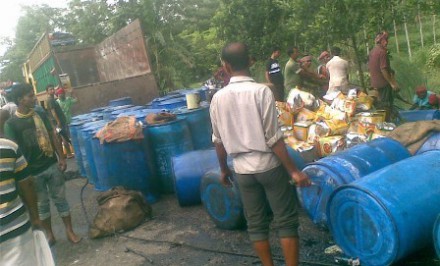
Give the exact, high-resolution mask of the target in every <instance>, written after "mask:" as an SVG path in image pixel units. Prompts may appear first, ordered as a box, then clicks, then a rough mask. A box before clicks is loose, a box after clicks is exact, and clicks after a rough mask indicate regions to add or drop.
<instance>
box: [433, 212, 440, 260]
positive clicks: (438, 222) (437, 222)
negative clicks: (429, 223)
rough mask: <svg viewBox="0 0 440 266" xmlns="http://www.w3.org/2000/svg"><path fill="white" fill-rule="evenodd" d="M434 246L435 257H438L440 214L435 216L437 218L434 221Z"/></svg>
mask: <svg viewBox="0 0 440 266" xmlns="http://www.w3.org/2000/svg"><path fill="white" fill-rule="evenodd" d="M433 235H434V248H435V253H437V257H438V258H439V259H440V214H439V215H438V216H437V219H436V220H435V223H434V230H433Z"/></svg>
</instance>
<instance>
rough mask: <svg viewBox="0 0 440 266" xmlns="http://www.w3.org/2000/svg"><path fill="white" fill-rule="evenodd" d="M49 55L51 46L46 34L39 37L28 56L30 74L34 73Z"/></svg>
mask: <svg viewBox="0 0 440 266" xmlns="http://www.w3.org/2000/svg"><path fill="white" fill-rule="evenodd" d="M50 53H51V46H50V41H49V36H48V34H47V32H46V33H44V34H43V35H42V36H41V37H40V39H39V40H38V42H37V43H36V44H35V46H34V48H33V49H32V51H31V52H30V54H29V57H28V58H29V64H28V66H29V70H30V71H31V72H33V71H35V70H36V69H37V68H38V67H39V66H40V65H41V64H42V63H44V61H45V60H46V59H47V57H49V56H50Z"/></svg>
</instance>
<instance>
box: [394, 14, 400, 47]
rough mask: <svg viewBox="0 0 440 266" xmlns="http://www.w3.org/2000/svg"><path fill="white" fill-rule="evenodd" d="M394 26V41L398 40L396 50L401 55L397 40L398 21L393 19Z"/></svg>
mask: <svg viewBox="0 0 440 266" xmlns="http://www.w3.org/2000/svg"><path fill="white" fill-rule="evenodd" d="M393 26H394V39H395V40H396V50H397V53H398V54H400V49H399V40H398V39H397V26H396V20H395V19H394V18H393Z"/></svg>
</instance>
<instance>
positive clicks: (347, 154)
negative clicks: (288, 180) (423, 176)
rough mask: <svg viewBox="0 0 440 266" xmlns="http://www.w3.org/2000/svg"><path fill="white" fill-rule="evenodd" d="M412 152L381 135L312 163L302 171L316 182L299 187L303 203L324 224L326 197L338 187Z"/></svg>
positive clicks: (316, 219)
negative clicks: (308, 185) (378, 137)
mask: <svg viewBox="0 0 440 266" xmlns="http://www.w3.org/2000/svg"><path fill="white" fill-rule="evenodd" d="M410 156H411V154H410V153H409V151H408V150H407V149H406V148H405V147H404V146H403V145H401V144H400V143H399V142H397V141H395V140H393V139H389V138H380V139H375V140H373V141H370V142H367V143H363V144H359V145H356V146H354V147H352V148H350V149H347V150H345V151H342V152H339V153H336V154H334V155H331V156H328V157H325V158H323V159H321V160H319V161H316V162H313V163H310V164H308V165H307V166H306V168H304V170H303V172H304V173H306V174H307V175H308V176H309V177H310V179H311V181H312V182H313V185H312V186H310V187H304V188H300V189H298V192H299V198H300V201H301V204H302V206H303V208H304V209H305V210H306V212H307V214H308V215H309V217H310V218H311V220H312V221H313V222H314V223H315V224H318V225H320V226H324V227H325V226H326V224H327V216H326V207H327V201H328V198H329V197H330V194H331V193H332V192H333V191H334V190H335V189H336V188H337V187H339V186H341V185H344V184H348V183H350V182H353V181H355V180H356V179H359V178H362V177H364V176H366V175H368V174H370V173H372V172H374V171H376V170H379V169H381V168H383V167H385V166H388V165H390V164H393V163H396V162H398V161H400V160H403V159H406V158H408V157H410Z"/></svg>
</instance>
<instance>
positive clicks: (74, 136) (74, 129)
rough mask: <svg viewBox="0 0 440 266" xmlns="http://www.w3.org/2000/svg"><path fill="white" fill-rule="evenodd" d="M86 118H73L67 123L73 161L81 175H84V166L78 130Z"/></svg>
mask: <svg viewBox="0 0 440 266" xmlns="http://www.w3.org/2000/svg"><path fill="white" fill-rule="evenodd" d="M86 122H88V121H87V120H73V121H72V123H70V124H69V131H70V139H71V141H72V146H73V150H74V152H75V161H76V165H77V166H78V170H79V173H80V174H81V176H84V177H85V176H86V169H85V168H84V164H83V162H82V155H81V148H80V143H79V139H78V131H79V129H80V128H81V126H82V125H84V124H85V123H86Z"/></svg>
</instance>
